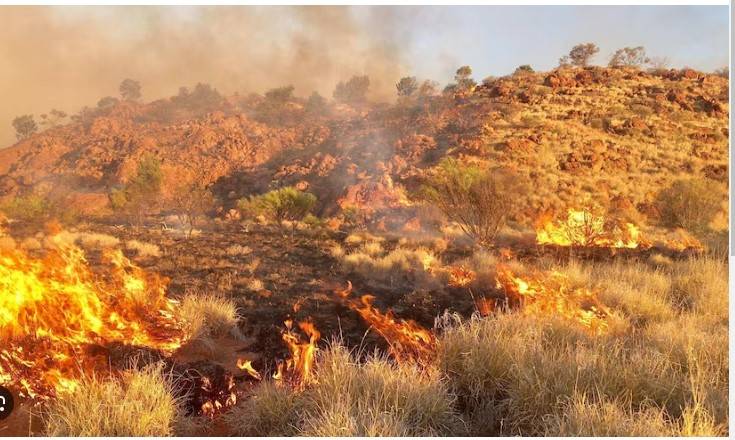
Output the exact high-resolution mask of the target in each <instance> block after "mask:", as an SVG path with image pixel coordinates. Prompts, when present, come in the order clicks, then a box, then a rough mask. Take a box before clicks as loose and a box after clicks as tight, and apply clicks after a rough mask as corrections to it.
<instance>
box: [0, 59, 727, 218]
mask: <svg viewBox="0 0 735 440" xmlns="http://www.w3.org/2000/svg"><path fill="white" fill-rule="evenodd" d="M263 99H264V98H262V97H253V96H250V97H248V98H243V97H239V96H233V97H228V98H227V99H223V100H222V101H221V103H218V104H217V106H216V108H211V106H210V108H207V111H206V112H201V113H200V114H196V113H192V112H188V113H187V112H178V113H177V112H172V111H171V109H172V104H171V103H172V102H173V98H172V100H161V101H156V102H153V103H148V104H137V103H129V102H120V103H117V104H116V105H114V106H112V107H109V108H106V109H98V110H95V111H87V112H85V113H84V114H81V115H79V116H78V117H77V118H75V121H74V122H72V123H70V124H67V125H64V126H59V127H56V128H52V129H49V130H46V131H44V132H41V133H38V134H35V135H33V136H32V137H30V138H28V139H25V140H23V141H21V142H19V143H17V144H16V145H14V146H12V147H10V148H7V149H4V150H0V197H12V196H14V195H18V194H22V193H25V192H28V191H32V190H35V191H49V190H56V192H57V193H58V192H59V189H63V191H62V192H63V194H64V195H65V197H67V198H68V199H69V204H70V206H76V207H78V208H79V209H80V210H83V211H88V212H90V211H93V210H98V212H100V213H103V212H104V211H105V205H106V203H107V197H106V194H108V193H109V191H110V190H111V189H112V188H113V187H115V186H116V185H119V184H121V183H122V182H124V181H125V180H126V178H127V177H128V176H129V175H130V173H131V171H133V170H134V169H135V166H136V163H137V161H138V160H139V158H140V157H142V156H143V155H144V154H148V153H150V154H154V155H156V156H158V157H159V158H160V160H161V162H162V164H163V170H164V172H165V175H166V180H165V181H166V185H165V187H166V188H165V190H167V191H171V190H172V189H173V188H174V187H175V186H176V185H178V184H180V183H181V182H182V181H186V180H191V179H199V180H202V181H205V182H207V183H209V184H211V185H212V186H211V187H212V188H213V190H214V191H215V193H217V195H218V196H219V198H220V200H221V201H222V205H223V208H224V210H223V211H222V212H223V213H224V212H227V209H229V208H230V207H232V206H233V205H234V202H235V200H237V199H238V198H240V197H242V196H244V195H248V194H253V193H259V192H263V191H265V190H267V189H269V188H273V187H278V186H282V185H291V184H292V185H296V186H298V187H299V188H301V189H308V190H309V191H311V192H313V193H314V194H316V195H317V196H318V197H319V202H320V206H319V209H320V214H333V213H335V212H337V211H338V210H339V209H340V208H345V207H348V206H357V207H362V208H365V209H366V210H367V211H371V212H372V211H380V210H382V209H383V208H389V209H391V210H393V209H395V208H399V207H404V206H408V205H410V201H409V199H410V194H411V192H412V191H414V190H415V189H416V188H417V185H418V184H420V182H421V178H422V176H423V175H424V174H425V173H427V172H428V171H429V170H430V169H431V167H433V166H435V165H436V164H437V163H438V162H439V161H440V160H441V159H442V158H444V157H447V156H453V157H458V158H460V159H461V160H463V161H466V162H478V163H484V164H487V165H489V166H503V167H508V168H511V169H514V170H516V171H517V172H518V173H520V174H521V175H524V176H527V177H528V179H530V181H531V182H532V184H533V185H532V186H531V188H532V192H530V193H528V194H527V195H526V196H525V197H523V198H522V199H520V200H518V203H519V204H522V206H523V209H522V210H521V215H520V216H519V220H521V221H525V222H530V221H532V220H533V219H534V218H535V217H536V216H537V215H538V213H539V212H543V211H548V210H559V209H563V208H565V207H570V206H577V205H579V204H581V203H586V202H587V201H588V200H589V199H593V200H594V201H596V202H599V203H602V204H608V203H617V204H618V205H619V206H626V207H628V208H631V209H632V208H635V209H637V210H638V211H640V212H644V213H645V212H646V210H647V209H648V204H649V202H650V201H651V198H652V196H653V194H654V193H655V192H656V191H657V190H658V189H659V188H661V187H662V186H665V185H667V184H668V183H669V182H670V181H671V180H673V179H676V178H679V177H682V176H705V177H708V178H711V179H714V180H718V181H721V182H722V183H723V186H726V182H727V160H728V137H729V133H728V112H729V108H728V82H727V79H725V78H722V77H719V76H715V75H710V74H703V73H699V72H696V71H693V70H690V69H684V70H671V71H664V72H658V73H656V74H653V73H647V72H644V71H640V70H635V69H609V68H601V67H590V68H585V69H573V68H570V69H563V70H557V71H554V72H549V73H529V72H520V73H517V74H514V75H513V76H509V77H503V78H498V79H494V80H489V81H486V82H484V83H483V84H482V85H479V86H478V87H477V88H475V89H474V90H473V91H471V92H466V93H459V94H450V93H447V92H445V93H444V94H441V95H435V96H428V97H423V98H406V99H402V100H399V102H398V103H396V104H393V105H386V104H382V105H377V104H375V105H369V104H365V105H362V106H360V107H359V108H353V107H349V106H345V105H335V104H330V105H328V106H327V108H326V109H325V110H324V111H323V112H322V113H320V114H318V115H314V114H311V113H307V112H306V111H305V110H304V102H305V101H303V100H297V99H294V100H293V102H289V103H286V105H283V106H282V112H284V114H287V115H288V117H287V118H280V117H278V118H273V117H272V112H271V117H270V118H264V117H262V115H259V113H258V111H257V109H258V108H259V107H258V106H257V103H258V102H261V103H262V101H263ZM174 110H176V109H175V108H174ZM724 204H725V201H723V209H724V208H725V206H724Z"/></svg>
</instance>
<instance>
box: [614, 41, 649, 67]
mask: <svg viewBox="0 0 735 440" xmlns="http://www.w3.org/2000/svg"><path fill="white" fill-rule="evenodd" d="M648 62H650V58H648V57H647V56H646V49H644V48H643V46H638V47H624V48H622V49H618V50H616V51H615V53H613V55H612V57H610V63H609V64H608V66H609V67H641V66H643V65H644V64H647V63H648Z"/></svg>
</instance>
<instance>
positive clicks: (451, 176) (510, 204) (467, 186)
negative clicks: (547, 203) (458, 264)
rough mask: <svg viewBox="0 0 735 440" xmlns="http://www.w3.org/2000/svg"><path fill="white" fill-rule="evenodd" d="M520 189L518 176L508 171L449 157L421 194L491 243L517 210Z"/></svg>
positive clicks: (473, 234) (464, 228)
mask: <svg viewBox="0 0 735 440" xmlns="http://www.w3.org/2000/svg"><path fill="white" fill-rule="evenodd" d="M519 191H520V185H519V183H518V179H517V178H516V177H515V176H513V175H511V174H510V173H509V172H507V171H504V170H497V171H493V172H490V171H487V170H483V169H481V168H480V167H478V166H476V165H463V164H461V163H460V162H459V161H457V160H456V159H453V158H449V159H445V160H443V161H442V163H441V164H440V165H439V172H438V174H437V175H435V176H434V177H432V178H430V179H428V181H427V182H426V184H425V185H424V186H423V188H422V190H421V194H420V195H421V197H422V198H423V199H424V200H425V201H427V202H429V203H432V204H433V205H434V206H436V207H437V208H439V210H441V211H442V212H443V213H444V215H445V216H446V217H447V218H448V219H449V220H451V221H454V222H456V223H457V224H458V225H459V227H460V228H461V229H462V231H464V232H465V233H466V234H467V235H468V236H470V237H472V238H473V239H475V240H477V242H478V243H479V244H480V245H482V246H490V245H492V242H493V240H494V239H495V236H496V234H497V233H498V230H499V229H500V228H501V227H502V226H503V225H504V224H505V221H506V219H507V218H508V216H509V215H511V214H512V213H513V211H514V208H515V206H516V205H517V203H516V201H517V195H518V193H519Z"/></svg>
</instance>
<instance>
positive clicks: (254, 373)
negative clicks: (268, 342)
mask: <svg viewBox="0 0 735 440" xmlns="http://www.w3.org/2000/svg"><path fill="white" fill-rule="evenodd" d="M237 368H239V369H240V370H243V371H244V372H246V373H247V374H248V375H249V376H250V377H252V378H254V379H256V380H261V379H262V377H261V376H260V373H258V370H256V369H255V368H253V362H252V361H249V360H246V359H238V360H237Z"/></svg>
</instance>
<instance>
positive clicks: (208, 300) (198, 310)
mask: <svg viewBox="0 0 735 440" xmlns="http://www.w3.org/2000/svg"><path fill="white" fill-rule="evenodd" d="M178 312H179V315H180V316H181V319H182V320H183V322H184V325H185V332H186V334H187V335H188V336H189V339H190V340H205V341H206V340H207V339H209V338H211V337H221V336H225V335H230V336H234V337H236V338H238V339H241V338H242V333H241V332H240V329H239V327H238V320H239V319H240V317H239V315H238V313H237V307H236V306H235V303H233V302H232V301H231V300H229V299H226V298H223V297H220V296H217V295H211V294H195V293H189V294H187V295H186V296H185V297H184V298H183V299H182V300H181V304H180V306H179V308H178Z"/></svg>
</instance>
